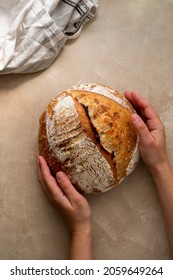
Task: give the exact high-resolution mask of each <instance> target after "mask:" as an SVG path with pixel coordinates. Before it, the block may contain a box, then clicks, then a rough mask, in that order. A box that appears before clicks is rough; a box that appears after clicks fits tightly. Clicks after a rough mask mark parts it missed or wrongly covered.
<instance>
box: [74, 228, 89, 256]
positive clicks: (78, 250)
mask: <svg viewBox="0 0 173 280" xmlns="http://www.w3.org/2000/svg"><path fill="white" fill-rule="evenodd" d="M92 258H93V256H92V230H91V227H89V228H88V229H87V230H85V231H82V232H80V233H77V234H76V233H75V234H72V235H71V240H70V250H69V259H70V260H91V259H92Z"/></svg>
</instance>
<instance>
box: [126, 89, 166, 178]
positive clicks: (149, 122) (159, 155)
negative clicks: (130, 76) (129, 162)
mask: <svg viewBox="0 0 173 280" xmlns="http://www.w3.org/2000/svg"><path fill="white" fill-rule="evenodd" d="M125 97H126V98H127V99H128V100H129V101H130V103H131V104H132V105H133V106H134V108H135V109H136V110H137V111H139V112H140V116H141V117H140V116H139V115H138V114H133V115H132V117H131V120H132V123H133V125H134V127H135V128H136V130H137V132H138V133H139V137H140V153H141V156H142V159H143V161H144V162H145V164H146V166H147V167H148V169H149V171H150V172H151V173H153V172H155V171H156V170H158V169H160V170H162V169H163V167H164V166H167V165H169V163H168V157H167V151H166V137H165V128H164V125H163V123H162V122H161V120H160V118H159V116H158V114H157V112H156V111H155V109H154V108H153V107H152V106H151V105H150V104H149V103H148V102H147V101H146V100H145V99H144V98H143V97H141V96H140V95H139V94H137V93H135V92H125ZM144 120H145V122H144Z"/></svg>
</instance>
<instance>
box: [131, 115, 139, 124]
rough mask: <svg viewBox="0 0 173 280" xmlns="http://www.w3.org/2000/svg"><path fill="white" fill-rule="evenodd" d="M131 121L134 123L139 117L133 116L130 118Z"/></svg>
mask: <svg viewBox="0 0 173 280" xmlns="http://www.w3.org/2000/svg"><path fill="white" fill-rule="evenodd" d="M131 119H132V121H133V122H136V121H137V120H138V119H139V116H138V115H137V114H133V115H132V116H131Z"/></svg>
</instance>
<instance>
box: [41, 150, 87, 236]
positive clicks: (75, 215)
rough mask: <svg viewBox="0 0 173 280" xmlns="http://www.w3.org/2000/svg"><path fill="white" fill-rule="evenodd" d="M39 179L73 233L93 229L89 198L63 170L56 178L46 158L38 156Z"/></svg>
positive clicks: (81, 232) (76, 233) (77, 233)
mask: <svg viewBox="0 0 173 280" xmlns="http://www.w3.org/2000/svg"><path fill="white" fill-rule="evenodd" d="M37 172H38V179H39V181H40V183H41V185H42V187H43V189H44V191H45V193H46V195H47V197H48V198H49V200H50V202H51V203H52V205H53V206H54V207H55V209H56V210H57V211H58V213H59V214H60V215H61V216H62V218H63V219H64V220H65V221H66V223H67V225H68V226H69V229H70V232H71V235H79V234H84V233H85V231H86V232H88V231H90V229H91V209H90V206H89V204H88V202H87V200H86V199H85V198H84V197H83V196H82V195H81V194H80V193H79V192H78V191H77V190H76V189H75V188H74V186H73V185H72V184H71V182H70V180H69V179H68V177H67V176H66V175H65V173H63V172H62V171H59V172H57V174H56V179H55V178H54V177H53V176H52V175H51V173H50V170H49V167H48V165H47V162H46V160H45V159H44V158H43V157H42V156H39V155H38V156H37Z"/></svg>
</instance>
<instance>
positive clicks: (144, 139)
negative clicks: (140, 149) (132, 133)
mask: <svg viewBox="0 0 173 280" xmlns="http://www.w3.org/2000/svg"><path fill="white" fill-rule="evenodd" d="M131 120H132V123H133V125H134V127H135V129H136V130H137V132H138V133H139V137H140V143H141V145H142V146H147V145H149V144H150V143H151V141H152V136H151V134H150V132H149V129H148V127H147V125H146V124H145V123H144V121H143V120H142V119H141V117H140V116H139V115H137V114H133V115H132V116H131Z"/></svg>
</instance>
